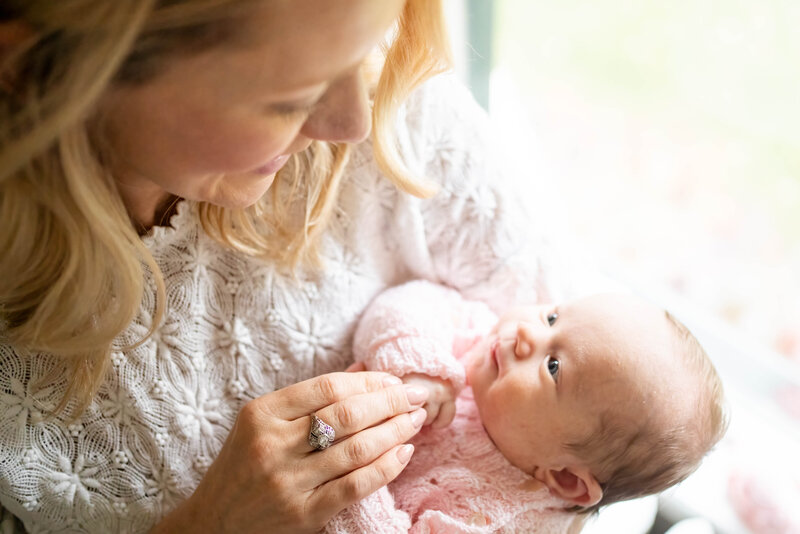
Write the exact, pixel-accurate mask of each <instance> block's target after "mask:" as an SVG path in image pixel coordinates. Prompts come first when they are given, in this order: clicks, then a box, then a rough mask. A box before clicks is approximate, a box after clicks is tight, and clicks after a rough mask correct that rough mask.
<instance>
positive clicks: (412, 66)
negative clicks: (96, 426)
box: [0, 0, 450, 412]
mask: <svg viewBox="0 0 800 534" xmlns="http://www.w3.org/2000/svg"><path fill="white" fill-rule="evenodd" d="M255 1H259V0H160V1H158V0H114V1H113V2H108V1H104V0H61V1H59V2H52V1H50V0H10V1H6V2H4V3H3V6H2V7H0V21H2V20H5V21H13V22H15V23H21V24H23V25H24V26H25V27H27V28H29V29H30V30H31V31H30V36H29V37H28V38H26V39H24V40H23V41H22V42H21V43H19V44H18V45H15V46H14V47H13V49H11V50H10V52H6V51H3V52H4V56H5V57H2V56H0V59H2V60H3V63H2V64H0V228H2V230H0V250H2V251H3V255H2V257H1V258H0V328H2V333H1V334H0V335H2V336H3V342H4V343H9V344H11V345H13V346H14V347H15V349H16V350H18V351H20V352H21V353H24V354H29V355H31V356H32V355H33V354H34V353H36V352H45V353H50V354H54V355H57V356H59V357H61V361H62V362H63V363H64V368H63V369H62V370H57V372H58V373H59V375H60V376H61V377H66V378H67V389H66V392H65V395H64V398H63V400H62V402H61V405H60V406H59V407H58V410H60V409H63V407H64V406H65V405H66V402H67V401H69V400H70V399H71V398H74V399H75V400H76V401H77V402H76V408H77V409H76V411H78V412H80V411H81V410H82V409H84V408H85V407H86V406H87V404H88V403H89V402H90V401H91V398H92V396H93V394H94V392H95V391H96V390H97V388H98V387H99V385H100V383H101V382H102V380H103V377H104V375H105V370H106V367H107V364H108V360H109V352H110V347H111V345H112V342H113V340H114V339H115V338H116V336H117V335H118V334H119V333H120V332H121V331H122V330H124V329H125V328H126V327H127V326H128V325H129V324H130V322H131V321H132V320H133V318H134V316H135V314H136V312H137V311H138V309H139V306H140V303H141V300H142V295H143V292H144V288H145V284H147V283H153V284H155V286H156V290H157V304H156V309H155V318H154V320H153V322H152V326H151V332H149V333H148V335H150V333H152V329H155V328H157V327H158V325H159V324H160V322H161V319H162V317H163V314H164V309H163V307H164V300H165V299H164V295H165V288H164V282H163V278H162V276H161V274H160V271H159V269H158V266H157V265H156V263H155V261H154V259H153V257H152V255H151V254H150V252H149V251H148V249H147V248H146V247H145V246H144V244H143V243H142V241H141V239H140V237H139V235H138V233H137V231H136V228H135V227H134V225H133V223H132V221H131V219H130V217H129V216H128V213H127V211H126V208H125V205H124V204H123V202H122V199H121V197H120V195H119V193H118V192H117V189H116V185H115V181H114V178H113V176H111V175H110V173H109V171H108V166H107V165H104V158H103V155H102V150H98V146H97V145H98V144H97V143H95V142H94V140H93V136H92V122H93V121H94V120H95V119H96V117H94V115H93V114H94V112H95V108H96V104H97V102H98V100H99V99H100V97H101V96H102V95H103V94H104V93H105V92H106V91H107V89H108V88H109V87H110V86H112V85H113V84H140V83H147V81H148V80H149V79H151V78H152V77H154V76H157V75H158V73H159V72H160V71H161V69H162V68H163V64H165V63H166V62H168V61H170V60H174V59H175V57H178V56H180V55H181V54H189V53H192V51H196V50H198V49H202V48H203V47H211V46H222V45H225V44H226V43H227V41H228V40H229V39H230V38H231V35H232V32H231V31H230V30H231V29H232V28H233V25H234V24H235V23H236V21H237V20H239V19H238V18H237V16H241V15H242V14H243V13H244V11H245V10H246V9H247V7H248V6H249V5H252V4H253V2H255ZM0 24H2V22H0ZM449 65H450V52H449V44H448V40H447V36H446V32H445V30H444V26H443V21H442V16H441V5H440V2H439V1H431V0H407V2H406V4H405V7H404V9H403V12H402V14H401V16H400V18H399V20H398V22H397V27H396V32H395V38H394V40H393V41H392V42H391V43H390V44H387V47H386V49H385V61H384V67H383V69H382V71H381V74H380V78H379V79H378V81H377V84H376V86H375V88H374V109H373V117H372V120H373V135H372V137H373V144H374V152H375V156H376V159H377V162H378V164H379V165H380V167H381V169H382V171H383V172H384V173H385V174H386V175H387V176H388V177H389V179H391V180H392V181H393V182H394V183H395V184H397V185H398V187H400V188H401V189H403V190H404V191H406V192H409V193H411V194H415V195H418V196H422V195H426V194H429V193H430V192H431V188H429V187H428V186H426V185H425V183H424V182H422V181H421V180H419V179H417V178H416V177H412V176H411V175H410V174H409V172H408V171H407V170H406V169H405V167H404V166H403V165H402V163H401V161H402V160H401V158H400V157H399V155H398V153H397V148H396V145H395V142H394V138H393V135H392V125H393V121H394V117H395V115H396V112H397V110H398V107H399V106H400V105H401V104H402V102H403V101H404V99H405V98H406V97H407V96H408V94H409V93H410V92H411V91H412V90H413V89H414V87H416V86H417V85H418V84H419V83H421V82H422V81H424V80H425V79H427V78H429V77H430V76H433V75H434V74H436V73H438V72H440V71H442V70H445V69H447V68H449ZM348 153H349V147H348V146H347V145H345V144H331V143H323V142H315V143H313V145H312V146H311V147H310V148H309V150H307V151H306V152H305V153H303V154H300V155H298V156H296V157H294V158H293V160H292V161H291V162H290V163H289V164H288V165H287V167H286V169H285V170H282V171H281V172H280V173H279V174H278V177H277V179H276V185H275V186H273V188H272V194H270V195H265V197H264V198H263V199H262V200H261V201H260V202H258V203H257V204H256V205H254V206H252V207H251V208H248V209H244V210H231V209H225V208H221V207H218V206H212V205H208V204H201V205H200V206H199V208H198V209H199V214H200V219H201V222H202V226H203V228H204V229H205V231H206V232H207V233H208V234H209V235H211V236H213V237H214V238H216V239H217V240H218V241H220V242H221V243H223V244H224V245H226V246H228V247H231V248H233V249H235V250H238V251H240V252H242V253H245V254H249V255H252V256H256V257H259V258H264V259H268V260H270V261H275V262H278V263H279V264H281V265H284V266H286V267H287V268H293V267H296V266H297V265H298V264H308V265H314V264H315V260H316V258H317V244H318V242H319V238H320V236H321V235H323V234H324V231H325V228H326V224H327V222H328V219H329V218H330V215H331V213H332V211H333V208H334V207H335V204H336V197H337V191H338V188H339V184H340V181H341V178H342V174H343V172H342V171H343V169H344V167H345V165H346V162H347V157H348ZM287 192H288V195H289V196H290V197H291V198H292V199H295V200H297V201H298V202H300V203H301V204H303V206H304V213H303V216H302V217H301V219H302V220H300V221H293V219H292V218H291V217H289V216H288V213H287V211H286V210H287V208H286V207H285V206H286V205H287V204H288V203H286V202H278V201H277V199H279V198H281V195H284V196H283V198H284V200H285V195H286V194H287ZM148 280H151V281H152V282H148ZM141 341H144V340H139V342H141Z"/></svg>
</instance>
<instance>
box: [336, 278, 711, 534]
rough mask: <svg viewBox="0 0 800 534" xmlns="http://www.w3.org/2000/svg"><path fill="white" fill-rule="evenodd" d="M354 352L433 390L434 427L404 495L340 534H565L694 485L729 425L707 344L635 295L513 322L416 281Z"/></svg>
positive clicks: (390, 301) (422, 442)
mask: <svg viewBox="0 0 800 534" xmlns="http://www.w3.org/2000/svg"><path fill="white" fill-rule="evenodd" d="M353 350H354V354H355V356H356V359H357V360H359V361H362V362H364V363H365V364H366V367H367V368H368V369H371V370H381V371H388V372H392V373H394V374H397V375H398V376H402V377H403V380H404V381H405V382H407V383H408V382H414V383H417V384H420V385H423V386H425V387H426V388H428V389H429V390H430V397H429V400H428V402H427V404H426V405H425V409H426V410H427V412H428V418H427V421H426V424H429V425H430V426H429V427H428V428H424V429H423V430H422V431H421V432H420V434H419V435H418V436H417V437H415V438H414V440H413V441H412V443H413V444H414V445H415V453H414V457H413V458H412V460H411V462H410V463H409V465H408V467H407V468H406V469H405V471H404V472H403V473H402V474H401V475H400V476H399V477H398V478H397V479H396V480H395V481H394V482H393V483H392V484H390V486H389V488H388V489H387V488H384V489H383V490H381V491H379V492H377V493H375V494H373V495H372V496H371V497H370V498H368V499H365V500H364V501H362V502H361V503H359V504H358V505H355V506H352V507H350V508H348V509H346V510H344V511H343V512H342V513H340V514H339V515H338V516H337V517H335V518H334V520H333V521H332V522H331V523H330V524H329V525H328V532H395V531H397V532H407V531H409V530H410V531H411V532H496V531H504V532H533V531H535V532H566V531H567V530H569V529H570V525H574V524H575V521H574V520H575V519H576V514H575V512H578V513H579V514H586V513H589V512H592V511H595V510H597V509H598V508H599V507H600V506H603V505H606V504H610V503H613V502H617V501H621V500H626V499H631V498H635V497H640V496H644V495H650V494H654V493H658V492H660V491H662V490H664V489H666V488H668V487H670V486H672V485H674V484H676V483H678V482H680V481H681V480H683V479H684V478H686V477H687V476H688V475H689V474H690V473H691V472H692V471H694V470H695V469H696V468H697V466H698V465H699V463H700V461H701V459H702V457H703V456H704V455H705V454H706V452H708V451H709V450H710V449H711V447H712V446H713V445H714V444H715V443H716V442H717V441H718V440H719V439H720V438H721V436H722V435H723V433H724V432H725V428H726V419H725V416H724V410H723V396H722V385H721V383H720V380H719V377H718V376H717V373H716V371H715V370H714V367H713V366H712V364H711V362H710V361H709V359H708V357H707V356H706V354H705V352H704V351H703V349H702V348H701V347H700V345H699V343H698V342H697V340H696V339H695V338H694V336H692V335H691V333H689V331H688V330H687V329H686V328H685V327H684V326H683V325H681V324H680V323H679V322H677V321H676V320H675V319H674V318H672V317H671V316H670V315H669V314H668V313H666V312H664V311H663V310H660V309H658V308H656V307H654V306H651V305H649V304H647V303H646V302H644V301H642V300H640V299H638V298H636V297H633V296H628V295H621V294H620V295H617V294H604V295H596V296H591V297H588V298H583V299H579V300H575V301H573V302H569V303H566V304H563V305H557V306H556V305H541V306H526V307H519V308H515V309H512V310H510V311H508V312H507V313H505V314H504V315H503V316H502V317H500V318H499V320H498V318H497V317H496V316H495V315H494V314H493V313H492V312H491V311H490V310H489V309H488V307H486V306H485V305H484V304H482V303H478V302H471V301H467V300H465V299H463V298H462V297H461V296H460V294H459V293H457V292H456V291H453V290H450V289H447V288H445V287H442V286H437V285H434V284H432V283H429V282H423V281H417V282H410V283H408V284H405V285H402V286H399V287H396V288H392V289H390V290H388V291H386V292H384V293H382V294H381V295H379V296H378V298H376V299H375V301H374V302H373V303H372V304H371V305H370V307H369V308H368V309H367V311H366V312H365V314H364V317H363V318H362V320H361V323H360V324H359V327H358V330H357V332H356V336H355V339H354V348H353ZM465 383H466V384H467V385H469V387H468V388H466V389H465V388H464V386H465ZM462 389H463V391H462ZM459 392H461V394H460V395H458V393H459ZM451 423H452V424H451Z"/></svg>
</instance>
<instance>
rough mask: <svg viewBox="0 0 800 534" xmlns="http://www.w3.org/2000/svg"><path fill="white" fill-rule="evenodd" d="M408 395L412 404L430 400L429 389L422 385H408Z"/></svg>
mask: <svg viewBox="0 0 800 534" xmlns="http://www.w3.org/2000/svg"><path fill="white" fill-rule="evenodd" d="M406 396H407V397H408V402H409V403H410V404H422V403H423V402H425V401H426V400H428V390H427V389H425V388H424V387H422V386H412V385H407V386H406Z"/></svg>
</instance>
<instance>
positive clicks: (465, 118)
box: [393, 75, 566, 313]
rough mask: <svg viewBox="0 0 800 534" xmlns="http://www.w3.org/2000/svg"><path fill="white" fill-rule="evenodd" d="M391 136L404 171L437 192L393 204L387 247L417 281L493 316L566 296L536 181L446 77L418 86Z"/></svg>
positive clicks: (541, 183) (541, 185)
mask: <svg viewBox="0 0 800 534" xmlns="http://www.w3.org/2000/svg"><path fill="white" fill-rule="evenodd" d="M404 112H405V115H404V117H403V121H402V123H401V125H400V127H399V128H398V130H399V134H398V139H399V141H400V146H401V152H402V154H403V155H404V157H405V161H406V163H407V166H408V167H409V168H410V169H411V170H412V171H413V172H415V173H416V174H417V175H422V176H424V177H426V178H427V179H428V180H429V181H431V182H433V183H434V184H435V185H436V186H438V192H437V193H436V194H435V195H434V196H433V197H431V198H428V199H418V198H414V197H411V196H410V195H400V196H399V198H398V200H397V206H396V210H395V216H394V227H393V229H394V232H395V235H394V238H395V241H397V242H400V243H401V246H402V249H403V254H404V258H405V261H406V267H407V268H408V270H409V271H410V272H411V276H413V277H415V278H424V279H427V280H432V281H435V282H438V283H441V284H444V285H446V286H448V287H452V288H454V289H456V290H458V291H459V293H460V294H461V295H462V296H463V297H464V298H467V299H471V300H480V301H483V302H485V303H487V304H488V305H489V306H490V307H491V308H492V310H493V311H494V312H496V313H499V312H501V311H502V310H503V309H506V308H507V307H508V306H510V305H513V304H515V303H520V304H521V303H535V302H552V301H558V300H560V299H561V298H563V296H564V292H565V287H566V284H565V283H564V280H562V276H561V274H562V269H561V268H560V264H561V261H560V259H559V258H560V256H561V254H559V253H557V251H558V244H557V243H556V242H555V240H554V239H552V238H551V233H550V232H548V227H549V226H550V225H554V224H555V222H554V221H551V220H549V218H548V217H546V215H547V212H548V210H549V209H550V208H549V206H548V205H547V202H546V197H545V196H544V195H543V194H542V192H543V190H544V189H546V184H545V182H546V177H545V176H544V173H543V172H542V171H541V170H539V169H536V168H533V166H532V165H531V163H532V162H531V161H529V162H528V165H520V164H517V163H516V160H521V159H523V158H524V154H520V153H518V152H516V153H514V154H509V153H508V152H509V150H508V149H507V148H506V147H504V146H501V143H500V142H498V138H502V136H494V135H493V134H492V129H491V128H492V126H491V123H490V121H489V119H488V117H487V115H486V113H485V112H484V111H483V110H482V109H481V108H480V107H479V106H478V105H477V104H476V103H475V101H474V100H473V98H472V96H471V95H470V93H469V91H468V90H467V89H466V88H465V87H463V86H462V85H461V84H459V83H458V82H457V81H456V80H454V79H451V77H450V76H447V75H445V76H438V77H436V78H434V79H432V80H430V81H428V82H426V83H425V84H423V85H422V86H421V87H420V88H419V90H418V91H417V93H415V94H414V95H413V96H412V98H410V99H409V102H408V104H407V107H406V109H405V110H404Z"/></svg>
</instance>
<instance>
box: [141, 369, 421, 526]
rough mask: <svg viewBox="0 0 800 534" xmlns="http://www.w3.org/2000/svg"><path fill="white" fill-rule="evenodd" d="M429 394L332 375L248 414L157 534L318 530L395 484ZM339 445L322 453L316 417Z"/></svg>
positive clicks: (270, 397) (376, 376) (386, 381)
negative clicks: (313, 438)
mask: <svg viewBox="0 0 800 534" xmlns="http://www.w3.org/2000/svg"><path fill="white" fill-rule="evenodd" d="M427 395H428V393H427V390H425V389H424V388H420V387H419V386H414V385H403V384H401V382H400V380H399V379H397V378H395V377H392V376H390V375H387V374H384V373H375V372H363V373H332V374H328V375H323V376H319V377H316V378H312V379H310V380H306V381H304V382H300V383H298V384H294V385H292V386H289V387H287V388H284V389H281V390H278V391H275V392H273V393H269V394H267V395H264V396H262V397H259V398H257V399H255V400H253V401H251V402H249V403H248V404H246V405H245V406H244V408H242V411H241V412H240V413H239V416H238V418H237V420H236V423H235V425H234V427H233V429H232V430H231V433H230V435H229V436H228V439H227V440H226V442H225V445H224V446H223V447H222V450H221V451H220V454H219V456H218V457H217V459H216V460H215V461H214V463H213V464H212V465H211V467H210V468H209V470H208V473H207V474H206V476H205V478H203V480H202V481H201V482H200V485H199V486H198V487H197V489H196V490H195V492H194V494H193V495H192V496H191V497H190V498H189V499H188V500H187V501H186V502H184V503H183V504H182V505H181V506H180V507H178V509H176V510H175V511H174V512H172V513H171V514H170V515H169V516H167V517H166V518H165V519H164V521H162V523H160V524H159V525H158V526H156V528H155V529H154V530H153V532H199V531H204V532H236V533H247V532H258V533H262V532H270V533H281V532H292V533H294V532H314V531H316V530H318V529H320V528H321V527H323V526H324V525H325V523H327V521H328V520H329V519H330V518H331V517H332V516H333V515H334V514H336V513H337V512H339V510H341V509H343V508H345V507H346V506H349V505H350V504H352V503H354V502H356V501H358V500H360V499H362V498H364V497H366V496H367V495H369V494H370V493H372V492H374V491H375V490H377V489H378V488H380V487H382V486H385V485H386V484H388V483H389V482H390V481H392V480H393V479H394V478H395V477H396V476H397V475H398V474H400V472H401V471H402V470H403V468H404V467H405V465H406V464H407V463H408V460H409V459H410V457H411V453H412V452H413V446H411V445H404V444H403V443H404V442H406V441H407V440H408V439H410V438H411V437H412V436H413V435H414V434H416V433H417V432H418V431H419V429H420V428H421V427H422V423H423V422H424V421H425V415H426V414H425V411H424V410H422V409H421V408H420V407H421V406H422V404H423V403H424V402H425V401H426V399H427ZM312 413H316V415H317V416H318V417H319V418H320V419H322V420H323V421H324V422H326V423H328V424H329V425H331V426H332V427H333V428H334V430H335V432H336V439H335V441H334V443H333V445H331V446H330V447H329V448H327V449H325V450H323V451H315V450H313V449H312V448H311V446H310V445H309V444H308V441H307V438H308V432H309V429H310V427H311V416H310V414H312Z"/></svg>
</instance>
